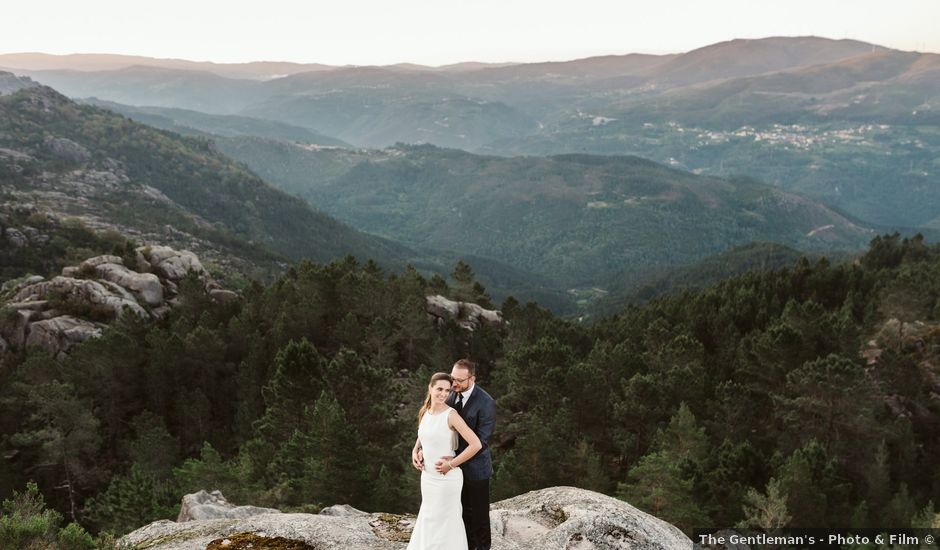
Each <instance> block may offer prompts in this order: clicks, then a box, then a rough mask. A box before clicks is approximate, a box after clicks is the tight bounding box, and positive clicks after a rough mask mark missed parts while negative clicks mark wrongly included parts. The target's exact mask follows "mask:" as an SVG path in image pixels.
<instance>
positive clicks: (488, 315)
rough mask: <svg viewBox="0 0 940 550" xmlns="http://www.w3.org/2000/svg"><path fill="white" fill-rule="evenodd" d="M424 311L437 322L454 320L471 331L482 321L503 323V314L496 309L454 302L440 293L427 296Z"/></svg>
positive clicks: (481, 323)
mask: <svg viewBox="0 0 940 550" xmlns="http://www.w3.org/2000/svg"><path fill="white" fill-rule="evenodd" d="M425 311H427V312H428V315H430V316H431V317H432V318H433V319H435V320H436V321H437V322H438V323H444V322H445V321H447V320H454V321H455V322H456V323H457V324H458V325H460V326H461V327H463V328H465V329H467V330H471V331H473V330H476V329H478V328H480V326H481V325H483V324H484V323H485V324H488V325H493V326H500V325H502V324H503V314H502V313H501V312H499V311H497V310H493V309H486V308H483V307H482V306H480V305H478V304H474V303H471V302H456V301H454V300H449V299H447V298H445V297H443V296H441V295H435V296H427V297H426V298H425Z"/></svg>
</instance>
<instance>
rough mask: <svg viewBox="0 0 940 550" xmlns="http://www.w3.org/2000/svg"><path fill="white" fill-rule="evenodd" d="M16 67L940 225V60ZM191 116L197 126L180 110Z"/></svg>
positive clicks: (105, 60) (699, 58)
mask: <svg viewBox="0 0 940 550" xmlns="http://www.w3.org/2000/svg"><path fill="white" fill-rule="evenodd" d="M0 66H15V72H17V73H19V74H26V75H29V76H32V77H33V78H34V79H36V80H38V81H39V82H41V83H44V84H48V85H51V86H53V87H54V88H56V89H58V90H60V91H62V92H63V93H65V94H66V95H69V96H72V97H77V98H92V97H94V98H97V100H99V101H110V102H117V103H122V104H125V105H128V106H138V107H147V108H171V109H184V110H190V111H198V112H201V113H205V114H215V115H232V116H238V117H247V118H250V119H264V120H267V121H273V122H276V123H281V124H287V125H290V126H295V127H301V128H303V129H304V130H306V131H307V132H310V133H311V135H302V134H300V133H298V132H296V131H293V132H291V133H289V134H286V133H282V134H281V135H280V136H274V135H272V130H271V128H270V127H268V128H264V127H263V126H262V125H257V124H255V126H256V129H242V130H238V131H239V132H244V133H249V132H252V133H254V135H259V136H261V137H279V138H281V139H286V140H288V141H301V142H304V143H316V144H320V145H335V144H337V143H348V144H351V145H352V146H354V147H373V148H382V147H386V146H389V145H393V144H395V143H396V142H407V143H431V144H435V145H438V146H441V147H449V148H458V149H464V150H467V151H471V152H476V153H482V154H487V155H501V156H517V155H551V154H562V153H579V154H581V153H587V154H602V155H636V156H640V157H644V158H648V159H650V160H654V161H657V162H660V163H664V164H668V165H671V166H674V167H676V168H681V169H685V170H688V171H693V172H696V173H700V174H703V175H715V176H736V175H743V176H749V177H753V178H756V179H759V180H761V181H764V182H766V183H769V184H772V185H775V186H779V187H781V188H783V189H786V190H790V191H797V192H800V193H803V194H806V195H809V196H811V197H814V198H816V199H819V200H822V201H824V202H826V203H827V204H829V205H831V206H833V207H836V208H838V209H839V210H841V211H843V212H845V213H846V214H848V215H850V216H853V217H855V218H858V219H859V220H861V221H863V222H865V223H870V224H875V225H878V226H883V227H887V228H898V229H911V228H914V229H916V228H933V229H940V212H938V211H937V209H936V208H935V207H934V205H936V204H940V195H938V193H940V180H938V174H940V166H938V165H937V163H936V160H935V159H936V158H937V157H938V155H940V133H938V131H937V130H936V128H937V126H938V122H940V118H938V117H940V115H938V113H940V109H938V105H940V92H938V90H940V55H937V54H928V53H917V52H902V51H898V50H891V49H888V48H884V47H880V46H877V45H873V44H868V43H865V42H859V41H853V40H829V39H825V38H818V37H774V38H764V39H753V40H731V41H727V42H722V43H718V44H713V45H710V46H706V47H703V48H699V49H696V50H692V51H689V52H686V53H682V54H670V55H645V54H627V55H611V56H601V57H592V58H586V59H578V60H573V61H564V62H548V63H520V64H507V65H502V66H492V65H487V64H473V63H468V64H459V65H455V66H449V67H440V68H431V67H423V66H419V65H411V64H399V65H390V66H384V67H330V66H325V65H303V64H270V63H267V64H266V63H255V64H233V65H225V64H211V63H195V62H184V61H179V60H155V59H149V58H139V57H137V58H135V57H122V56H104V57H101V56H89V55H86V56H44V55H39V54H28V55H27V54H7V55H3V56H0ZM138 114H139V113H138ZM186 117H189V118H190V119H192V118H193V115H182V114H180V113H179V112H176V114H174V115H172V116H170V118H171V119H173V120H177V121H179V119H180V118H186ZM242 120H243V119H242ZM232 123H233V121H229V123H227V124H229V125H231V124H232ZM162 124H164V127H166V126H165V122H164V123H162ZM184 125H193V126H199V124H197V123H195V122H189V123H187V124H184ZM202 130H203V131H210V132H213V133H220V134H222V135H227V134H226V131H225V130H223V129H220V128H219V127H215V128H212V129H208V130H206V129H205V128H202ZM282 130H283V128H280V129H278V130H277V131H278V132H281V131H282Z"/></svg>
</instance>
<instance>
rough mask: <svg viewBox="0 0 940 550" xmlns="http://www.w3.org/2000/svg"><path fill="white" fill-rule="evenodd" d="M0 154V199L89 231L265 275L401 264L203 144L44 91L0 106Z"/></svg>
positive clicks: (378, 244)
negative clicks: (222, 254)
mask: <svg viewBox="0 0 940 550" xmlns="http://www.w3.org/2000/svg"><path fill="white" fill-rule="evenodd" d="M0 151H4V153H3V154H2V155H0V174H2V175H3V176H4V177H3V181H4V188H3V190H4V193H5V197H6V199H7V200H12V201H14V202H23V203H35V204H36V205H38V206H40V207H42V208H45V209H47V210H49V211H52V212H57V213H59V214H62V215H64V216H75V217H79V218H81V219H83V220H84V221H85V223H87V224H88V225H90V226H91V227H93V228H97V229H102V228H103V229H113V230H116V231H118V232H121V233H127V234H130V235H136V236H137V237H138V238H142V239H148V238H149V239H153V240H156V241H163V240H166V241H170V242H174V244H182V245H184V246H186V247H191V248H195V249H205V250H208V251H212V250H214V249H223V250H227V251H229V252H231V253H232V255H233V256H235V257H245V258H248V257H250V258H253V259H259V260H262V261H263V262H266V263H268V264H272V263H273V262H274V259H276V258H281V259H288V258H293V259H300V258H313V259H318V260H321V261H325V260H328V259H330V258H333V257H338V256H343V255H346V254H350V253H351V254H355V255H358V256H360V257H363V258H366V257H371V258H376V259H379V260H382V261H385V262H390V263H392V264H397V262H400V261H402V258H403V257H404V256H405V254H407V251H406V250H404V249H403V248H402V247H400V246H397V245H393V244H391V243H389V242H387V241H384V240H382V239H378V238H375V237H371V236H367V235H364V234H362V233H359V232H357V231H355V230H353V229H351V228H349V227H347V226H345V225H343V224H342V223H339V222H337V221H336V220H334V219H332V218H330V217H329V216H327V215H325V214H322V213H319V212H316V211H314V210H313V209H311V207H310V206H308V205H307V204H305V203H304V202H303V201H301V200H299V199H296V198H294V197H291V196H289V195H287V194H285V193H284V192H282V191H279V190H278V189H276V188H274V187H272V186H270V185H268V184H267V183H265V182H264V181H262V180H261V179H260V178H258V177H257V176H256V175H254V174H252V173H251V172H249V171H248V170H246V169H245V168H244V167H243V166H241V165H238V164H237V163H235V162H233V161H232V160H230V159H229V158H228V157H225V156H223V155H221V154H219V153H218V152H216V151H215V150H214V149H213V147H212V146H211V144H210V142H209V141H207V140H205V139H200V138H188V137H181V136H179V135H177V134H173V133H169V132H164V131H160V130H156V129H153V128H150V127H148V126H144V125H142V124H139V123H137V122H133V121H131V120H129V119H127V118H124V117H122V116H120V115H116V114H114V113H111V112H109V111H105V110H102V109H99V108H96V107H92V106H85V105H78V104H76V103H73V102H72V101H70V100H68V99H67V98H65V97H64V96H61V95H60V94H58V93H57V92H55V91H53V90H52V89H50V88H45V87H40V88H32V89H27V90H22V91H20V92H17V93H14V94H12V95H8V96H2V97H0Z"/></svg>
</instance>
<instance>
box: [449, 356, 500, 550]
mask: <svg viewBox="0 0 940 550" xmlns="http://www.w3.org/2000/svg"><path fill="white" fill-rule="evenodd" d="M450 375H451V377H452V378H453V379H454V383H453V385H452V386H451V392H450V395H449V396H448V397H447V401H445V403H447V404H448V405H449V406H451V407H453V408H454V409H456V410H457V412H459V413H460V416H461V417H462V418H463V419H464V420H465V421H466V422H467V425H468V426H470V429H471V430H473V431H474V433H476V434H477V437H479V438H480V442H481V443H482V444H483V449H482V450H480V452H478V453H477V454H476V455H474V457H473V458H471V459H470V460H468V461H466V462H465V463H463V464H461V465H460V469H461V470H463V490H462V491H461V493H460V502H461V504H463V524H464V527H465V528H466V530H467V543H468V548H469V550H490V544H491V542H490V478H491V477H492V476H493V455H492V454H491V453H490V445H489V444H490V436H492V435H493V428H494V427H495V426H496V402H495V401H493V398H492V397H490V394H488V393H486V392H485V391H483V388H481V387H480V386H477V385H476V383H475V382H476V376H475V375H476V365H475V364H474V363H473V362H472V361H470V360H469V359H461V360H459V361H457V362H456V363H454V367H453V369H451V371H450ZM466 448H467V442H466V441H464V440H463V438H462V437H461V438H459V440H458V441H457V454H460V453H461V452H463V450H464V449H466ZM442 465H443V460H439V461H438V462H437V463H436V467H437V470H438V471H441V468H442V467H443V466H442ZM441 473H443V472H441Z"/></svg>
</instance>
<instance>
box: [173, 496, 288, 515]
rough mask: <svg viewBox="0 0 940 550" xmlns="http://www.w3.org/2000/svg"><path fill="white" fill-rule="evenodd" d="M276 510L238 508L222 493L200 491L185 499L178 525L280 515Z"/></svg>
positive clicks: (252, 507) (250, 507)
mask: <svg viewBox="0 0 940 550" xmlns="http://www.w3.org/2000/svg"><path fill="white" fill-rule="evenodd" d="M280 513H281V511H280V510H275V509H274V508H260V507H258V506H236V505H234V504H232V503H230V502H229V501H227V500H225V497H224V496H222V493H221V492H220V491H212V492H211V493H207V492H206V491H199V492H198V493H193V494H191V495H186V496H184V497H183V502H182V504H181V505H180V513H179V516H177V518H176V521H177V523H183V522H186V521H200V520H206V519H220V518H228V519H241V518H247V517H251V516H257V515H260V514H280Z"/></svg>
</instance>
